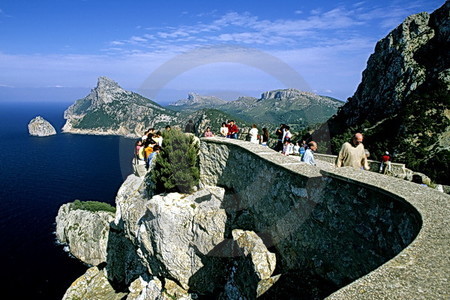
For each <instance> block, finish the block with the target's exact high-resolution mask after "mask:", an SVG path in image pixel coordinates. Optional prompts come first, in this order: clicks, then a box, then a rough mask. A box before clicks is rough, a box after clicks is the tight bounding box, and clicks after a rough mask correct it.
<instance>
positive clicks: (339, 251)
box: [58, 138, 450, 300]
mask: <svg viewBox="0 0 450 300" xmlns="http://www.w3.org/2000/svg"><path fill="white" fill-rule="evenodd" d="M199 155H200V168H201V178H200V184H199V186H198V188H199V190H198V191H197V192H195V193H193V194H190V195H185V194H178V193H171V194H162V195H156V196H153V197H151V196H150V195H151V194H152V193H150V192H151V184H149V181H148V180H149V178H148V177H147V178H146V177H137V176H134V175H130V176H129V177H128V178H127V180H126V181H125V182H124V184H123V185H122V187H121V188H120V190H119V192H118V194H117V197H116V205H117V210H116V214H115V218H114V220H113V221H112V222H110V223H109V224H110V226H109V233H108V238H107V243H106V253H107V255H106V261H105V263H101V264H100V265H98V266H96V267H94V268H91V269H89V270H88V271H87V272H86V274H85V275H83V276H81V277H80V278H79V279H77V280H76V281H75V282H74V283H73V284H72V285H71V287H70V288H69V289H68V290H67V293H66V295H65V299H76V298H77V297H78V298H85V299H128V300H130V299H141V300H143V299H194V298H198V297H200V298H201V297H204V298H211V297H214V298H219V299H254V298H256V297H259V296H260V297H261V299H289V298H292V297H293V295H295V296H299V297H304V298H306V299H322V298H324V297H326V296H327V295H329V294H330V293H332V292H334V291H336V290H338V289H340V290H339V291H337V292H336V293H335V294H334V297H333V298H334V299H378V298H387V297H388V296H387V295H389V296H390V297H391V298H392V297H393V298H399V299H406V298H407V299H418V298H430V299H431V298H433V299H439V298H442V296H443V295H444V294H445V293H446V291H448V282H447V280H446V278H447V277H448V275H447V274H448V271H449V270H448V269H449V266H448V264H447V263H446V259H445V258H447V256H448V243H446V242H445V241H447V240H448V237H449V235H450V231H449V227H448V210H449V209H448V206H446V205H445V203H447V202H448V200H449V199H448V196H446V195H444V194H443V193H440V192H437V191H433V190H432V189H428V188H426V187H422V186H419V185H417V184H414V183H411V182H407V181H404V180H400V179H396V178H392V177H387V176H384V175H381V174H375V173H372V172H362V171H360V170H354V169H352V168H340V169H339V170H329V171H323V170H322V171H320V169H319V168H317V167H314V166H310V165H307V164H304V163H300V162H298V161H297V160H292V157H286V156H281V155H277V153H276V152H274V151H270V150H268V149H267V148H264V147H261V146H259V145H254V144H252V143H248V142H244V141H239V140H229V139H219V138H217V139H215V138H205V139H203V140H201V145H200V153H199ZM218 186H220V187H218ZM61 213H62V214H63V215H64V214H66V213H65V212H64V209H63V210H62V211H61ZM69 213H70V212H69ZM58 217H59V216H58ZM108 218H109V217H108ZM109 220H110V219H108V221H107V222H109ZM86 222H88V223H89V222H90V221H89V220H87V219H86ZM69 227H70V226H69ZM80 227H81V226H80ZM86 228H88V227H86ZM87 231H89V229H88V230H87ZM97 231H98V230H97ZM77 234H78V235H81V236H84V237H86V238H87V240H90V236H89V234H92V231H91V232H90V233H89V232H86V234H85V232H84V231H77ZM95 234H97V233H94V235H95ZM85 246H86V247H90V245H89V244H85ZM430 249H431V250H432V255H430ZM430 273H433V274H434V275H433V276H430V275H429V274H430ZM362 276H363V277H362ZM351 282H352V283H351ZM349 283H351V284H350V285H348V286H347V284H349ZM443 293H444V294H443Z"/></svg>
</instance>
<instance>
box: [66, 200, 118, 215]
mask: <svg viewBox="0 0 450 300" xmlns="http://www.w3.org/2000/svg"><path fill="white" fill-rule="evenodd" d="M70 208H71V209H72V210H76V209H81V210H87V211H92V212H97V211H106V212H111V213H116V208H115V207H114V206H111V205H109V204H108V203H105V202H98V201H80V200H75V201H74V202H72V204H71V205H70Z"/></svg>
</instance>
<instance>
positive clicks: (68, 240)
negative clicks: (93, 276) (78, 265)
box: [56, 203, 114, 266]
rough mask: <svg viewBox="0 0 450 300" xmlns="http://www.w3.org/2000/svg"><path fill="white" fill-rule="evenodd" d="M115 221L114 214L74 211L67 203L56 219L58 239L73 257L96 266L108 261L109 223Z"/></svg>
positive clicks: (61, 208)
mask: <svg viewBox="0 0 450 300" xmlns="http://www.w3.org/2000/svg"><path fill="white" fill-rule="evenodd" d="M113 220H114V214H113V213H110V212H105V211H97V212H91V211H86V210H81V209H72V207H71V203H67V204H64V205H62V206H61V207H60V208H59V211H58V215H57V217H56V238H57V240H58V241H59V242H60V243H62V244H66V245H68V246H69V249H70V253H71V254H72V255H73V256H75V257H76V258H78V259H80V260H81V261H83V262H84V263H87V264H90V265H94V266H95V265H98V264H100V263H102V262H105V261H106V256H107V251H106V249H107V243H108V235H109V223H111V222H112V221H113Z"/></svg>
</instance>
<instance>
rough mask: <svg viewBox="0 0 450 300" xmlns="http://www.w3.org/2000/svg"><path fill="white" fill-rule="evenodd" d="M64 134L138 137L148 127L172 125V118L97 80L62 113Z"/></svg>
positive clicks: (140, 98)
mask: <svg viewBox="0 0 450 300" xmlns="http://www.w3.org/2000/svg"><path fill="white" fill-rule="evenodd" d="M64 118H65V119H66V120H67V121H66V124H65V125H64V127H63V131H64V132H70V133H84V134H113V135H124V136H142V134H143V133H144V131H145V130H146V129H148V128H150V127H155V128H161V127H163V126H165V125H167V124H172V123H174V120H176V115H175V113H174V112H173V111H170V110H168V109H165V108H163V107H161V106H160V105H158V104H157V103H155V102H153V101H151V100H149V99H147V98H145V97H143V96H141V95H139V94H136V93H133V92H130V91H126V90H124V89H122V88H121V87H120V86H119V85H118V84H117V83H116V82H114V81H113V80H111V79H109V78H106V77H100V78H99V79H98V83H97V86H96V87H95V88H94V89H92V91H91V92H90V94H89V95H88V96H86V97H85V98H83V99H80V100H77V101H76V102H75V103H74V104H73V105H71V106H70V107H69V108H68V109H67V110H66V111H65V112H64Z"/></svg>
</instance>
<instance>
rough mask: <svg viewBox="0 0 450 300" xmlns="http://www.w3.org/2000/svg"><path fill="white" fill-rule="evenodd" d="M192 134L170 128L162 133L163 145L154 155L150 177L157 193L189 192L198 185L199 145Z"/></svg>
mask: <svg viewBox="0 0 450 300" xmlns="http://www.w3.org/2000/svg"><path fill="white" fill-rule="evenodd" d="M194 139H195V137H194V136H193V135H188V134H184V133H182V132H181V131H180V130H171V131H167V132H165V133H164V134H163V146H162V150H161V152H160V153H159V155H158V156H157V157H156V161H155V164H154V168H153V170H152V172H151V179H152V182H153V183H154V185H155V186H154V189H155V192H156V193H157V194H160V193H169V192H180V193H190V192H192V191H193V188H194V187H195V186H196V185H198V182H199V178H200V170H199V167H198V150H199V145H198V143H196V142H195V140H194Z"/></svg>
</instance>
